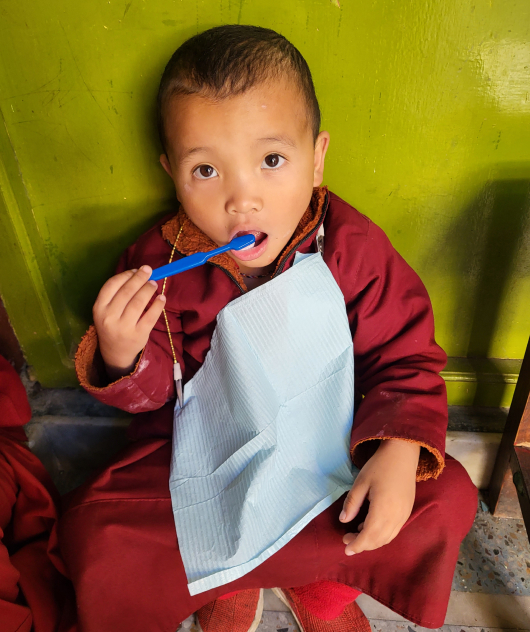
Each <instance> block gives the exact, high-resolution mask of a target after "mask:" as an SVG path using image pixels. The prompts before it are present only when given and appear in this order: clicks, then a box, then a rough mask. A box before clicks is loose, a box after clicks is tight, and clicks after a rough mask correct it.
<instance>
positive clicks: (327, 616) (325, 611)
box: [291, 581, 361, 621]
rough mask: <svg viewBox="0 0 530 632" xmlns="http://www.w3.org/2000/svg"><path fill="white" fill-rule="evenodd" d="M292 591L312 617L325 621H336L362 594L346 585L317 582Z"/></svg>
mask: <svg viewBox="0 0 530 632" xmlns="http://www.w3.org/2000/svg"><path fill="white" fill-rule="evenodd" d="M291 590H292V591H293V592H294V593H295V594H296V596H297V597H298V599H300V601H301V602H302V604H303V605H304V606H305V607H306V608H307V609H308V610H309V612H310V613H311V614H312V615H314V616H315V617H317V618H318V619H322V620H324V621H331V620H332V619H336V618H337V617H338V616H339V615H341V614H342V611H343V610H344V608H345V607H346V606H347V605H348V604H349V603H352V602H353V601H355V600H356V599H357V597H358V596H359V595H360V594H361V591H360V590H356V589H355V588H351V587H350V586H346V584H339V583H338V582H330V581H320V582H315V583H314V584H308V585H307V586H299V587H298V588H291Z"/></svg>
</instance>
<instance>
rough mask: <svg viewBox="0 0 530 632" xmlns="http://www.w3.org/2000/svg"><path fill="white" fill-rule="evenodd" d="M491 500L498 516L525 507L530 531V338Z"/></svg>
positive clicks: (514, 513)
mask: <svg viewBox="0 0 530 632" xmlns="http://www.w3.org/2000/svg"><path fill="white" fill-rule="evenodd" d="M514 483H515V485H514ZM489 501H490V508H491V511H492V513H493V515H495V516H500V517H502V518H515V517H520V516H521V511H522V515H523V518H524V521H525V524H526V528H527V531H528V532H529V533H530V340H529V341H528V346H527V347H526V352H525V355H524V360H523V365H522V367H521V373H520V374H519V379H518V380H517V386H516V388H515V393H514V396H513V401H512V405H511V406H510V412H509V413H508V418H507V419H506V426H505V428H504V432H503V435H502V441H501V445H500V446H499V452H498V453H497V460H496V461H495V467H494V469H493V474H492V477H491V482H490V486H489Z"/></svg>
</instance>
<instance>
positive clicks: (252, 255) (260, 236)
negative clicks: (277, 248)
mask: <svg viewBox="0 0 530 632" xmlns="http://www.w3.org/2000/svg"><path fill="white" fill-rule="evenodd" d="M242 235H254V238H255V240H256V241H255V243H254V245H253V246H247V247H246V248H242V249H241V250H231V251H230V252H231V253H232V255H233V256H234V257H235V258H236V259H239V260H240V261H252V260H253V259H257V258H258V257H261V255H262V254H263V253H264V252H265V249H266V248H267V242H268V239H269V236H268V235H267V233H263V232H261V231H260V230H240V231H239V232H238V233H236V234H235V235H233V236H232V239H233V238H234V237H241V236H242Z"/></svg>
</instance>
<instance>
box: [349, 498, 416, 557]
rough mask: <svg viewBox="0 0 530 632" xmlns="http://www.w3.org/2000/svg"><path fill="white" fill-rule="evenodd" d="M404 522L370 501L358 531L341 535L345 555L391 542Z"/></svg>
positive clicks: (370, 549)
mask: <svg viewBox="0 0 530 632" xmlns="http://www.w3.org/2000/svg"><path fill="white" fill-rule="evenodd" d="M404 523H405V521H401V520H399V519H397V520H396V519H395V517H394V516H393V515H392V514H389V513H388V511H387V510H386V508H385V507H382V506H378V505H377V504H375V505H374V504H373V503H372V504H371V505H370V509H369V511H368V515H367V516H366V520H365V521H364V522H363V523H361V524H360V525H359V527H358V530H359V533H347V534H346V535H345V536H344V537H343V539H342V541H343V543H344V544H345V545H346V550H345V553H346V555H354V554H355V553H362V552H363V551H373V550H374V549H378V548H380V547H382V546H384V545H385V544H388V543H389V542H392V540H393V539H394V538H395V537H396V536H397V534H398V533H399V532H400V530H401V527H402V526H403V524H404Z"/></svg>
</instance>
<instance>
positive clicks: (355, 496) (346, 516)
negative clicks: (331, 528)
mask: <svg viewBox="0 0 530 632" xmlns="http://www.w3.org/2000/svg"><path fill="white" fill-rule="evenodd" d="M368 490H369V485H368V484H367V483H364V482H363V479H362V477H361V476H358V477H357V478H356V479H355V483H354V484H353V487H352V488H351V489H350V491H349V492H348V495H347V496H346V500H345V501H344V505H343V508H342V512H341V514H340V516H339V520H340V521H341V522H351V521H352V520H353V519H354V518H355V516H356V515H357V514H358V513H359V509H360V508H361V506H362V504H363V502H364V500H365V498H366V496H367V494H368Z"/></svg>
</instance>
